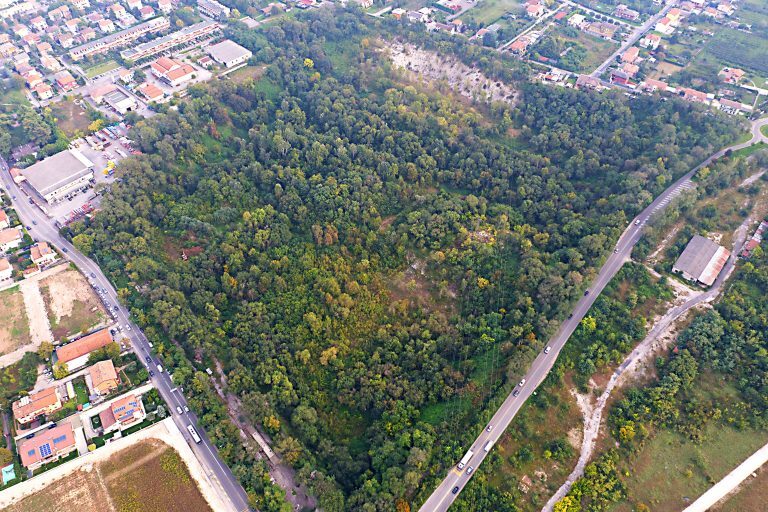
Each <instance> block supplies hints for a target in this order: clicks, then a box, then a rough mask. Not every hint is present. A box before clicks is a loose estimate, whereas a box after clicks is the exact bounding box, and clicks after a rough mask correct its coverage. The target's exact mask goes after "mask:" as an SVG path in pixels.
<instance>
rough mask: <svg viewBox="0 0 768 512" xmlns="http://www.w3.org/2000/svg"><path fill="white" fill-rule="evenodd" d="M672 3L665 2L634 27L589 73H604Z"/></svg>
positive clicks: (666, 11) (595, 74) (667, 10)
mask: <svg viewBox="0 0 768 512" xmlns="http://www.w3.org/2000/svg"><path fill="white" fill-rule="evenodd" d="M673 5H674V3H673V2H672V1H670V2H667V4H666V5H665V6H664V7H663V8H662V9H661V10H660V11H659V12H657V13H656V14H654V15H653V16H652V17H650V18H648V20H647V21H646V22H645V23H643V24H642V25H641V26H639V27H637V28H635V30H633V31H632V33H631V34H630V35H629V37H628V38H626V39H625V40H624V42H623V43H622V44H621V46H620V47H619V49H618V50H616V51H615V52H614V53H613V54H612V55H611V56H610V57H608V58H607V59H606V60H605V61H604V62H603V63H602V64H600V65H599V66H598V67H597V69H595V70H594V71H593V72H592V73H591V75H592V76H594V77H599V76H600V75H602V74H603V73H605V70H606V69H608V67H609V66H610V65H611V64H613V63H614V62H616V58H617V57H618V56H619V55H621V54H622V53H624V52H625V51H627V50H628V49H629V47H630V46H632V45H634V44H635V43H636V42H637V41H638V40H639V39H640V38H641V37H643V34H645V33H646V32H648V31H649V30H650V29H651V28H653V27H655V26H656V22H657V21H659V20H660V19H661V18H663V17H664V16H665V15H666V14H667V13H668V12H669V10H670V9H672V6H673Z"/></svg>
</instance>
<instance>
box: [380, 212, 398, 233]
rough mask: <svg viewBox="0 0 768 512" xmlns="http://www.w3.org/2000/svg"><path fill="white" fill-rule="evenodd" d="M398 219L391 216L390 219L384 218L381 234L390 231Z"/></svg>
mask: <svg viewBox="0 0 768 512" xmlns="http://www.w3.org/2000/svg"><path fill="white" fill-rule="evenodd" d="M396 218H397V216H395V215H390V216H389V217H384V218H383V219H382V220H381V225H380V226H379V232H380V233H383V232H385V231H386V230H388V229H389V227H390V226H391V225H392V223H393V222H395V219H396Z"/></svg>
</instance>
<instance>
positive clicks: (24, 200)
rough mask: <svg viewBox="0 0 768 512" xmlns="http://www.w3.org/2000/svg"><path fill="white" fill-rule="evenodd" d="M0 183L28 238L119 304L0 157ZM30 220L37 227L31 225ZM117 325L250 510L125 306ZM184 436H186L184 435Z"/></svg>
mask: <svg viewBox="0 0 768 512" xmlns="http://www.w3.org/2000/svg"><path fill="white" fill-rule="evenodd" d="M0 183H1V184H2V187H3V188H4V189H5V190H6V191H7V193H8V195H9V196H11V197H16V199H12V201H11V202H12V203H13V206H14V208H15V209H16V212H17V213H18V214H19V218H20V219H21V221H22V223H23V224H24V225H25V226H31V227H32V229H31V231H30V235H31V236H32V237H34V238H35V239H36V240H47V241H49V242H51V243H52V244H53V245H55V246H56V247H58V248H59V249H61V250H62V251H66V252H64V256H65V257H66V258H67V259H69V260H70V261H72V262H73V263H74V264H75V265H77V266H78V268H79V269H80V270H81V271H82V272H83V273H84V274H85V275H86V276H88V277H89V278H90V279H92V280H93V281H94V283H95V285H96V286H99V287H101V288H103V289H105V290H106V291H107V300H109V302H111V303H112V304H118V305H119V304H120V302H119V301H118V297H117V292H116V291H115V289H114V288H113V287H112V284H111V283H110V282H109V280H107V278H106V277H105V276H104V274H103V273H102V272H101V269H100V268H99V266H98V265H96V263H94V262H93V261H92V260H91V259H89V258H87V257H85V256H83V254H81V253H80V252H79V251H78V250H77V249H76V248H75V247H74V246H73V245H72V244H71V243H69V241H67V240H66V239H65V238H64V237H62V236H61V235H59V231H58V229H56V227H55V225H54V224H53V221H52V220H51V219H49V218H48V217H47V216H46V215H45V214H44V213H43V212H42V211H40V209H39V208H37V206H34V205H31V204H29V201H28V196H27V195H26V193H25V192H23V191H22V190H21V189H20V188H19V186H18V185H17V184H16V183H15V182H14V181H13V180H12V179H11V176H10V173H9V172H8V164H7V163H6V162H5V160H4V159H2V157H0ZM33 221H34V222H36V224H33ZM117 322H118V323H119V324H120V325H123V326H128V325H130V326H131V327H132V328H131V330H130V331H128V330H125V329H124V330H123V336H126V337H128V338H129V339H130V342H131V346H132V347H133V350H134V352H136V354H137V356H138V357H139V359H140V360H141V361H142V362H143V361H145V358H146V357H147V356H150V357H151V358H152V364H151V368H152V369H153V370H154V373H155V375H154V377H152V379H151V380H152V383H153V384H154V385H155V388H157V390H158V392H159V393H160V396H162V397H163V399H164V400H165V401H166V402H167V403H168V405H169V407H170V409H171V412H172V416H173V419H174V421H175V422H176V425H177V426H178V427H179V430H181V431H182V432H184V433H186V432H187V425H190V424H191V425H193V426H194V427H195V429H196V430H197V432H198V433H199V434H200V437H201V438H202V442H201V443H200V444H195V443H194V442H191V439H190V444H191V446H192V451H193V452H194V453H195V456H196V457H197V459H198V460H199V461H200V464H201V465H202V466H203V468H204V471H205V473H206V474H207V475H208V477H209V478H211V479H212V480H214V481H215V482H218V484H219V487H220V490H221V491H222V493H223V494H224V495H225V496H226V497H227V498H228V500H229V502H231V504H232V508H233V510H237V511H243V510H249V505H248V496H247V495H246V493H245V491H244V490H243V488H242V487H241V486H240V484H239V483H238V481H237V479H236V478H235V477H234V475H233V474H232V472H231V471H230V469H229V468H228V467H227V465H226V464H224V463H223V462H222V461H221V459H220V458H219V456H218V453H217V452H216V449H215V448H214V447H213V445H212V444H211V442H210V440H209V439H208V437H207V436H206V435H205V432H204V431H203V429H202V428H201V427H200V426H199V425H198V423H197V419H196V417H195V416H194V414H192V413H186V414H183V415H182V416H179V415H178V414H176V406H181V407H182V408H183V407H184V406H185V405H186V403H187V402H186V399H185V398H184V396H183V395H182V393H181V391H180V390H179V389H178V388H177V387H176V386H175V385H174V383H173V382H172V381H171V379H170V377H169V376H168V373H167V372H165V371H163V372H159V371H158V370H157V364H159V361H158V359H157V357H155V356H154V355H153V354H152V353H151V349H150V348H149V345H148V342H147V338H146V336H144V333H143V332H141V330H139V328H138V327H137V326H136V325H135V324H134V323H133V322H132V321H131V320H130V319H129V318H128V314H127V310H126V309H125V307H124V306H122V305H120V310H119V311H118V313H117ZM185 435H186V434H185Z"/></svg>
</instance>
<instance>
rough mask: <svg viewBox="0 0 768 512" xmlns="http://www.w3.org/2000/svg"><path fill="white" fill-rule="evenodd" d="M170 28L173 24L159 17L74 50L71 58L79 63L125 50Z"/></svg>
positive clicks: (70, 55)
mask: <svg viewBox="0 0 768 512" xmlns="http://www.w3.org/2000/svg"><path fill="white" fill-rule="evenodd" d="M170 26H171V24H170V22H169V21H168V18H166V17H164V16H159V17H157V18H154V19H151V20H149V21H146V22H144V23H140V24H138V25H135V26H133V27H130V28H127V29H125V30H121V31H120V32H116V33H114V34H110V35H108V36H105V37H102V38H101V39H97V40H95V41H91V42H89V43H85V44H83V45H81V46H78V47H76V48H73V49H72V50H70V51H69V57H70V58H71V59H72V60H73V61H75V62H77V61H79V60H82V59H84V58H85V57H88V56H91V55H98V54H101V53H106V52H109V51H112V50H116V49H118V48H123V47H125V46H128V45H129V44H131V43H132V42H133V41H136V40H137V39H139V38H141V37H144V36H145V35H147V34H152V33H157V32H162V31H164V30H167V29H169V28H170Z"/></svg>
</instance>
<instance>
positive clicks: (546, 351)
mask: <svg viewBox="0 0 768 512" xmlns="http://www.w3.org/2000/svg"><path fill="white" fill-rule="evenodd" d="M551 350H552V347H547V348H545V349H544V353H545V354H549V352H550V351H551Z"/></svg>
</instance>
